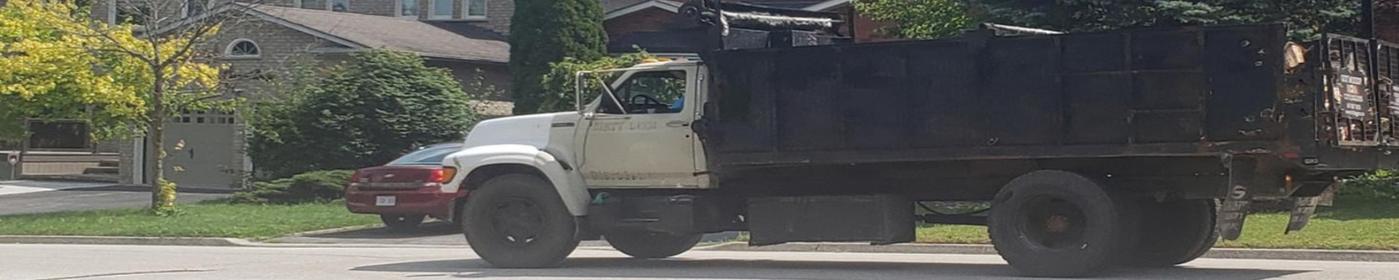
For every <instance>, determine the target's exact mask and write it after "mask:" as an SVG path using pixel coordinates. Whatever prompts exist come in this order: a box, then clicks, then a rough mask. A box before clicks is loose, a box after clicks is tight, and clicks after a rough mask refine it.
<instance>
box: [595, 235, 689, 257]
mask: <svg viewBox="0 0 1399 280" xmlns="http://www.w3.org/2000/svg"><path fill="white" fill-rule="evenodd" d="M603 237H604V238H606V239H607V244H611V245H612V248H613V249H617V251H621V252H622V253H623V254H627V255H628V256H632V257H635V258H638V259H662V258H669V257H672V256H675V255H679V254H680V253H684V252H685V251H689V250H690V248H694V247H695V244H699V241H700V238H701V237H704V235H703V234H698V233H696V234H685V235H674V234H669V233H661V232H649V231H640V230H619V231H614V232H610V233H607V234H604V235H603Z"/></svg>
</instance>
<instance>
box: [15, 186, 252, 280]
mask: <svg viewBox="0 0 1399 280" xmlns="http://www.w3.org/2000/svg"><path fill="white" fill-rule="evenodd" d="M225 197H229V194H228V193H227V192H211V191H198V190H183V191H180V193H179V195H178V196H176V201H179V202H181V203H190V202H196V201H202V200H210V199H218V198H225ZM150 203H151V191H150V189H149V188H145V187H139V186H113V185H110V184H91V183H63V182H34V181H9V182H4V183H0V216H3V215H16V214H33V213H48V212H61V211H77V210H97V209H117V208H140V207H144V206H147V205H150ZM0 279H3V278H0Z"/></svg>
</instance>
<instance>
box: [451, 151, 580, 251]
mask: <svg viewBox="0 0 1399 280" xmlns="http://www.w3.org/2000/svg"><path fill="white" fill-rule="evenodd" d="M462 217H463V222H462V232H463V233H465V235H466V241H467V243H468V244H470V245H471V250H473V251H475V252H476V254H477V255H480V256H481V258H482V259H484V260H486V262H489V263H490V264H491V265H495V266H497V267H506V268H537V267H552V266H557V265H559V264H560V263H563V260H564V258H566V257H568V254H570V253H573V249H575V248H577V247H578V239H577V238H575V237H574V236H575V235H576V232H577V230H578V227H577V223H576V221H575V220H574V217H573V215H572V214H569V213H568V209H567V208H565V206H564V204H563V200H562V199H561V198H559V195H558V193H556V192H555V191H554V188H553V187H552V186H550V185H549V182H548V181H546V180H544V179H543V178H540V177H539V176H534V175H529V174H505V175H500V176H497V177H495V178H492V179H490V180H487V181H486V182H485V183H484V184H482V186H481V188H479V189H477V190H475V191H473V192H472V193H471V196H470V197H469V198H467V202H466V207H464V209H462Z"/></svg>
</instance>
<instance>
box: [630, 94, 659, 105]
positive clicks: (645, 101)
mask: <svg viewBox="0 0 1399 280" xmlns="http://www.w3.org/2000/svg"><path fill="white" fill-rule="evenodd" d="M637 97H640V98H641V102H637V100H636V98H637ZM631 104H632V105H666V104H665V103H661V101H660V100H656V99H655V98H651V97H650V96H646V95H645V94H637V95H633V96H632V97H631Z"/></svg>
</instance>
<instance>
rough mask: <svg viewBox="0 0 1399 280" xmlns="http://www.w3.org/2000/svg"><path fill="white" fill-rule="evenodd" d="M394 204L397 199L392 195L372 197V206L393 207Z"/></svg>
mask: <svg viewBox="0 0 1399 280" xmlns="http://www.w3.org/2000/svg"><path fill="white" fill-rule="evenodd" d="M395 204H398V198H397V197H394V196H392V195H381V196H376V197H374V206H394V205H395Z"/></svg>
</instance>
